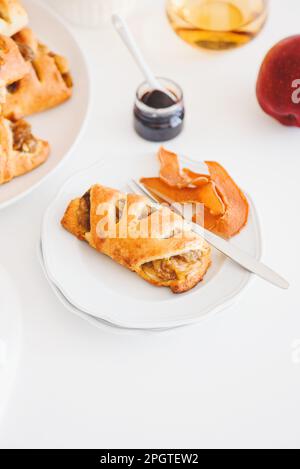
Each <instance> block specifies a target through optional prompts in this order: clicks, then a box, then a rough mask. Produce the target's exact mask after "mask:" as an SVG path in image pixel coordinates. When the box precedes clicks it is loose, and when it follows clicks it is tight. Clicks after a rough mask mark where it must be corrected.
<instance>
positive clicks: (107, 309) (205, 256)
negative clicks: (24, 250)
mask: <svg viewBox="0 0 300 469" xmlns="http://www.w3.org/2000/svg"><path fill="white" fill-rule="evenodd" d="M121 156H122V157H119V158H115V160H116V159H117V160H118V171H117V172H116V171H115V170H114V167H113V165H112V164H111V163H109V162H106V163H103V164H98V165H96V166H93V167H91V168H88V169H86V170H85V171H81V172H80V173H77V174H76V175H75V176H73V177H72V178H71V179H69V180H68V181H67V182H66V184H65V185H64V186H63V188H62V189H61V190H60V192H59V194H58V195H57V197H56V199H55V200H54V201H53V203H52V204H51V206H50V207H49V208H48V210H47V212H46V214H45V217H44V221H43V225H42V237H41V238H42V248H43V254H44V261H45V266H46V269H47V272H48V276H49V278H50V279H51V281H52V282H53V283H54V284H55V285H56V286H57V287H58V289H59V290H60V291H61V292H62V293H63V295H64V296H65V297H66V298H67V300H68V301H69V302H70V303H72V304H73V305H74V306H75V307H76V308H78V309H79V310H81V311H83V312H85V313H87V314H90V315H92V316H95V317H97V318H100V319H103V320H104V321H107V322H109V323H113V324H116V325H118V326H120V327H126V328H138V329H159V328H170V327H178V326H183V325H187V324H191V323H195V322H197V321H199V320H200V319H202V318H204V317H206V316H207V315H208V314H209V313H212V312H217V311H220V310H222V309H224V308H225V307H226V306H228V305H230V304H231V303H232V302H233V301H234V300H235V299H236V298H237V297H238V295H239V294H240V293H241V292H242V291H243V290H244V288H245V287H246V286H247V285H248V283H249V281H250V279H251V274H249V273H248V272H246V271H245V270H244V269H242V268H240V267H239V266H237V265H236V264H235V263H233V262H232V261H230V260H228V259H226V258H225V257H224V256H223V255H221V254H220V253H219V252H217V251H215V250H212V251H211V252H210V249H209V248H208V247H207V245H206V243H205V242H204V243H203V240H201V239H199V238H198V237H197V236H196V237H195V236H194V235H193V233H189V232H188V229H187V231H185V227H184V228H179V231H180V230H181V231H183V232H184V234H183V236H182V237H181V238H180V239H179V240H178V239H177V240H175V239H173V236H174V230H175V231H176V230H177V229H178V226H177V224H178V221H179V220H178V219H177V218H176V217H174V218H172V217H171V221H168V222H167V224H166V226H165V228H164V230H165V232H164V233H163V234H162V236H158V238H155V239H150V240H149V239H146V240H145V239H141V240H140V239H139V237H137V238H138V239H132V240H129V241H128V240H127V239H125V240H124V239H121V240H120V239H118V240H117V241H111V240H110V239H105V241H103V240H104V237H103V238H101V236H104V235H103V234H101V233H102V231H101V230H102V228H103V226H101V221H102V219H100V218H101V213H100V212H101V211H99V206H100V204H101V203H102V202H103V201H106V202H107V201H108V203H109V204H111V203H112V204H114V207H115V211H116V214H117V217H119V221H118V223H119V224H120V220H123V218H124V213H126V214H127V215H128V213H129V209H130V208H131V204H132V202H133V201H132V199H129V200H130V202H128V204H127V205H125V207H126V209H124V204H123V206H122V204H121V205H119V202H122V199H123V198H124V194H125V192H126V191H127V192H129V190H128V186H127V183H128V181H129V180H130V179H131V178H132V177H134V178H136V179H139V178H141V177H143V176H145V175H149V176H152V175H155V174H156V173H157V161H156V159H155V157H154V155H133V154H130V155H121ZM112 160H113V159H111V161H112ZM191 165H192V162H191ZM104 185H105V187H103V186H104ZM90 188H92V189H91V190H90ZM108 188H115V189H117V190H112V189H108ZM135 202H136V201H135ZM137 202H138V203H137V207H136V206H134V212H130V213H131V214H132V213H133V214H134V220H135V222H136V220H138V223H140V221H141V220H143V219H145V218H148V219H149V220H150V219H151V223H152V225H153V224H154V227H157V225H159V224H162V223H161V222H162V219H163V218H164V216H165V214H166V213H160V212H159V213H158V218H157V219H158V223H157V219H156V222H152V218H151V217H154V216H155V215H156V213H155V211H154V210H151V209H150V211H149V202H148V201H147V200H144V199H143V198H142V199H138V200H137ZM109 206H110V205H109ZM249 206H250V212H249V219H248V223H247V226H246V227H245V228H244V229H243V230H242V232H241V233H240V234H239V235H237V236H235V237H234V238H233V240H232V242H233V243H235V244H236V245H237V246H238V247H240V248H241V249H243V250H244V251H246V252H248V253H249V254H251V255H253V256H254V257H256V258H257V259H259V258H260V256H261V233H260V226H259V222H258V218H257V213H256V210H255V207H254V204H253V203H252V202H251V200H249ZM145 209H146V212H147V213H145ZM99 217H100V218H99ZM125 218H126V217H125ZM62 219H63V227H62V225H61V220H62ZM127 223H128V222H127ZM152 225H151V226H152ZM118 226H120V225H118ZM64 228H65V229H64ZM136 229H137V224H136V223H135V224H134V230H136ZM99 230H100V231H99ZM72 235H73V236H72ZM133 237H134V236H133ZM77 238H79V239H77ZM80 240H85V241H86V242H82V241H80ZM89 244H90V245H89ZM91 246H92V247H93V248H95V249H91ZM97 251H99V252H97ZM104 254H106V255H104ZM170 260H171V262H169V261H170ZM114 261H115V262H114ZM165 261H167V262H165ZM210 263H211V264H210ZM120 264H121V265H120ZM153 268H154V270H153ZM162 268H163V269H165V270H164V272H166V271H167V272H168V275H169V276H167V277H166V276H165V274H164V276H161V274H160V272H161V270H162ZM180 270H181V271H182V272H181V273H180V275H178V276H177V274H176V275H174V272H178V271H180ZM157 276H158V277H157ZM202 278H203V281H202V282H200V280H201V279H202ZM159 285H161V286H160V287H159ZM162 285H163V286H162ZM174 292H175V293H180V292H182V293H181V294H174Z"/></svg>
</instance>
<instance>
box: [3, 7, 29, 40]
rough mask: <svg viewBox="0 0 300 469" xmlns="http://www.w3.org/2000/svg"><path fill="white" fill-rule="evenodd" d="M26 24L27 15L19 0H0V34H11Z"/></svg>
mask: <svg viewBox="0 0 300 469" xmlns="http://www.w3.org/2000/svg"><path fill="white" fill-rule="evenodd" d="M27 24H28V15H27V13H26V11H25V9H24V8H23V6H22V4H21V2H20V1H19V0H0V34H4V35H5V36H12V35H13V34H16V33H17V32H19V31H20V30H21V29H23V28H25V26H27Z"/></svg>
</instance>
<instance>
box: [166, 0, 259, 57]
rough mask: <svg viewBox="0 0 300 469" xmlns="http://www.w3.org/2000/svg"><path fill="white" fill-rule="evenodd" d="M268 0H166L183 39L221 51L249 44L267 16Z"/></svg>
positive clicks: (170, 14)
mask: <svg viewBox="0 0 300 469" xmlns="http://www.w3.org/2000/svg"><path fill="white" fill-rule="evenodd" d="M267 4H268V0H167V15H168V18H169V21H170V23H171V25H172V27H173V29H174V31H175V32H176V33H177V34H178V36H180V37H181V38H182V39H183V40H184V41H186V42H188V43H190V44H192V45H194V46H197V47H204V48H207V49H214V50H222V49H229V48H232V47H238V46H241V45H244V44H246V43H248V42H249V41H250V40H251V39H253V38H254V37H255V36H256V35H257V34H258V33H259V32H260V30H261V29H262V27H263V26H264V24H265V21H266V19H267V12H268V5H267Z"/></svg>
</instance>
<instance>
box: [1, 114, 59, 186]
mask: <svg viewBox="0 0 300 469" xmlns="http://www.w3.org/2000/svg"><path fill="white" fill-rule="evenodd" d="M49 151H50V147H49V144H48V142H45V141H43V140H40V139H38V138H36V137H35V136H34V135H33V134H32V132H31V126H30V125H29V124H28V123H27V122H25V121H24V120H19V121H17V122H11V121H9V120H7V119H4V118H3V117H0V185H1V184H4V183H6V182H9V181H11V180H12V179H13V178H15V177H17V176H22V175H23V174H26V173H28V172H30V171H32V170H33V169H35V168H37V167H38V166H40V165H41V164H42V163H44V162H45V161H46V160H47V158H48V156H49Z"/></svg>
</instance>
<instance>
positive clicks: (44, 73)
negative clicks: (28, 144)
mask: <svg viewBox="0 0 300 469" xmlns="http://www.w3.org/2000/svg"><path fill="white" fill-rule="evenodd" d="M13 39H14V41H15V42H16V44H17V46H18V47H19V50H20V52H21V54H22V55H23V57H24V59H25V61H26V63H27V64H28V66H29V72H28V73H27V74H26V75H25V76H24V77H23V78H22V79H21V80H16V81H15V82H14V84H13V85H11V86H10V88H9V90H8V94H7V99H6V104H5V106H4V115H5V117H7V118H9V119H13V120H17V119H20V118H23V117H25V116H30V115H31V114H35V113H39V112H42V111H46V110H47V109H51V108H53V107H56V106H58V105H59V104H62V103H64V102H65V101H67V100H68V99H69V98H70V97H71V96H72V91H73V80H72V77H71V74H70V67H69V63H68V61H67V59H66V58H65V57H62V56H61V55H58V54H55V53H54V52H52V51H51V50H50V49H49V48H48V47H47V46H45V45H44V44H42V43H41V42H39V40H38V39H37V38H36V36H35V34H34V32H33V31H32V30H31V29H29V28H25V29H23V30H22V31H20V32H19V33H17V34H16V35H14V36H13Z"/></svg>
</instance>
